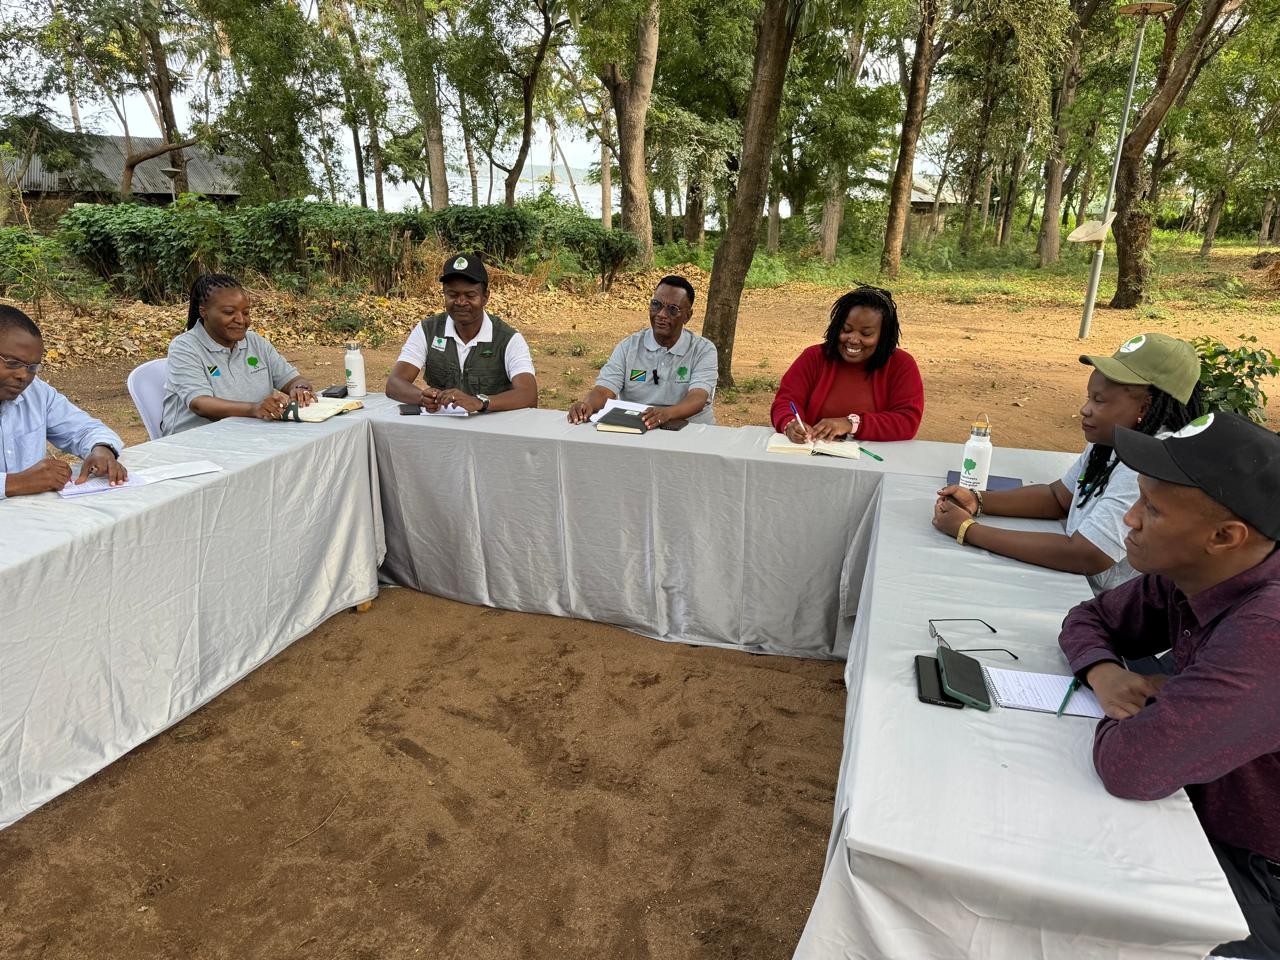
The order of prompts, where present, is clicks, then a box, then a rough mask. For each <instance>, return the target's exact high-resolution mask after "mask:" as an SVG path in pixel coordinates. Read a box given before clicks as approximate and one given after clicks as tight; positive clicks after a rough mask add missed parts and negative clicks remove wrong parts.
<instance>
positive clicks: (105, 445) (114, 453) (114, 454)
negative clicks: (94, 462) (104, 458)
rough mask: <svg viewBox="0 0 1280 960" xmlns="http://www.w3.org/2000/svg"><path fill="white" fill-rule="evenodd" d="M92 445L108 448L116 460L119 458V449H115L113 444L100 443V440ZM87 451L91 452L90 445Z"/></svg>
mask: <svg viewBox="0 0 1280 960" xmlns="http://www.w3.org/2000/svg"><path fill="white" fill-rule="evenodd" d="M93 446H94V447H106V448H107V449H108V450H110V451H111V455H112V456H113V457H115V458H116V459H117V460H119V459H120V451H119V450H117V449H116V448H115V447H113V446H112V445H111V444H109V443H101V442H99V443H95V444H94V445H93ZM89 452H90V453H93V448H92V447H90V448H89Z"/></svg>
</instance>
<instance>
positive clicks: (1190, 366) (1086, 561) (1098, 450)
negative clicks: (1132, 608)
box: [933, 333, 1204, 593]
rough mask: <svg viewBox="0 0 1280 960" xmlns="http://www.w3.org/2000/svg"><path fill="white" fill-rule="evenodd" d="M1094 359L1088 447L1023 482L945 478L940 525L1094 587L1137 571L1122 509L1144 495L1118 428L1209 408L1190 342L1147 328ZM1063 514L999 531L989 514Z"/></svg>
mask: <svg viewBox="0 0 1280 960" xmlns="http://www.w3.org/2000/svg"><path fill="white" fill-rule="evenodd" d="M1080 362H1081V363H1084V364H1087V365H1089V366H1091V367H1093V368H1094V369H1093V373H1091V374H1090V375H1089V384H1088V395H1087V397H1086V398H1085V402H1084V406H1082V407H1081V408H1080V429H1081V430H1082V431H1083V433H1084V438H1085V440H1086V441H1088V444H1087V446H1086V447H1085V448H1084V452H1083V453H1082V454H1080V457H1079V458H1078V459H1077V460H1076V462H1075V463H1073V464H1072V465H1071V469H1069V470H1068V471H1067V472H1066V473H1065V474H1063V476H1062V478H1061V479H1059V480H1055V481H1053V482H1052V483H1047V484H1045V483H1040V484H1034V485H1031V486H1025V487H1019V488H1018V489H1016V490H1001V491H991V492H987V493H979V492H976V491H973V490H966V489H963V488H961V487H957V486H947V487H943V488H942V489H941V490H939V491H938V500H937V502H936V503H935V504H934V508H933V525H934V526H935V527H936V528H937V529H938V530H940V531H941V532H942V533H945V534H946V535H947V536H949V537H955V538H956V540H957V541H959V542H960V543H962V544H972V545H973V546H976V547H981V548H982V549H984V550H990V551H991V552H992V553H998V554H1001V555H1002V556H1006V557H1012V558H1013V559H1015V560H1023V561H1025V562H1027V563H1034V564H1036V565H1037V566H1041V567H1050V568H1051V569H1054V570H1065V571H1067V572H1068V573H1079V574H1084V575H1085V576H1087V577H1088V578H1089V584H1090V586H1092V587H1093V590H1094V593H1101V592H1102V591H1103V590H1109V589H1111V588H1112V587H1115V586H1118V585H1120V584H1121V583H1124V582H1125V581H1126V580H1129V579H1131V578H1132V577H1134V576H1135V573H1134V571H1133V568H1132V567H1131V566H1129V561H1128V560H1127V559H1126V556H1125V535H1126V533H1127V530H1126V528H1125V525H1124V515H1125V514H1126V513H1127V512H1128V511H1129V508H1130V507H1132V506H1133V505H1134V503H1136V502H1137V500H1138V476H1137V474H1136V473H1134V472H1133V471H1132V470H1130V469H1129V468H1128V467H1126V466H1125V465H1124V464H1123V463H1121V462H1120V461H1119V459H1118V458H1117V457H1116V455H1115V451H1114V449H1112V445H1113V438H1114V436H1115V431H1116V428H1117V427H1128V428H1130V429H1133V430H1137V431H1139V432H1140V433H1144V434H1146V435H1148V436H1160V435H1163V434H1166V433H1169V432H1171V431H1174V430H1179V429H1181V428H1182V427H1184V426H1186V425H1187V424H1188V423H1189V422H1191V421H1192V420H1193V419H1195V418H1196V417H1198V416H1200V415H1201V414H1202V413H1203V412H1204V400H1203V395H1202V392H1201V389H1200V359H1199V358H1198V357H1197V356H1196V352H1195V350H1194V349H1192V347H1191V345H1190V344H1189V343H1185V342H1184V341H1182V340H1177V339H1175V338H1173V337H1168V336H1165V335H1164V334H1162V333H1147V334H1142V335H1141V336H1137V337H1133V338H1132V339H1131V340H1127V341H1126V342H1125V343H1123V344H1122V345H1121V346H1120V349H1118V350H1117V351H1116V352H1115V353H1114V354H1112V355H1111V356H1109V357H1100V356H1082V357H1081V358H1080ZM988 514H989V515H991V516H999V517H1035V518H1040V519H1046V520H1062V521H1064V526H1065V528H1066V530H1065V533H1060V534H1059V533H1030V532H1025V531H1017V530H1002V529H1000V528H998V527H994V526H991V525H989V524H984V523H982V522H980V518H981V517H982V516H983V515H988Z"/></svg>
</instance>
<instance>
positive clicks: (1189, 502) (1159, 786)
mask: <svg viewBox="0 0 1280 960" xmlns="http://www.w3.org/2000/svg"><path fill="white" fill-rule="evenodd" d="M1115 449H1116V453H1117V454H1118V455H1119V457H1120V460H1121V461H1122V462H1123V463H1124V464H1126V465H1127V466H1128V467H1129V468H1130V469H1131V470H1134V471H1136V472H1137V474H1138V475H1139V479H1138V486H1139V490H1140V494H1139V497H1138V500H1137V502H1136V503H1135V504H1134V505H1133V507H1132V508H1130V510H1129V512H1128V513H1127V514H1125V523H1126V525H1127V526H1128V528H1129V533H1128V536H1127V537H1126V542H1125V546H1126V548H1127V550H1128V556H1129V562H1130V563H1131V564H1132V565H1133V567H1134V569H1135V570H1138V571H1139V572H1140V573H1141V574H1142V576H1140V577H1138V578H1136V579H1134V580H1130V581H1129V582H1128V583H1125V584H1124V585H1122V586H1119V587H1117V588H1115V589H1114V590H1109V591H1107V592H1106V593H1104V594H1102V595H1101V596H1099V597H1096V598H1095V599H1093V600H1089V601H1086V602H1085V603H1082V604H1080V605H1079V606H1077V607H1075V608H1074V609H1073V610H1071V612H1070V613H1068V614H1067V617H1066V620H1065V621H1064V622H1063V624H1062V632H1061V635H1060V637H1059V644H1060V645H1061V647H1062V651H1063V653H1065V654H1066V656H1067V660H1068V662H1069V663H1070V665H1071V669H1072V671H1073V672H1074V673H1075V675H1076V677H1077V678H1078V679H1079V680H1080V681H1081V682H1083V683H1084V684H1086V685H1087V686H1089V687H1092V689H1093V692H1094V693H1095V694H1096V695H1097V698H1098V701H1099V703H1101V704H1102V707H1103V709H1104V711H1105V712H1106V715H1107V719H1105V720H1103V721H1101V722H1100V723H1099V724H1098V729H1097V731H1096V733H1095V734H1094V741H1093V762H1094V767H1095V768H1096V769H1097V771H1098V775H1099V777H1101V779H1102V782H1103V784H1104V785H1105V786H1106V788H1107V790H1108V791H1110V792H1111V793H1113V794H1115V795H1116V796H1118V797H1124V798H1126V799H1130V800H1158V799H1160V798H1161V797H1167V796H1169V795H1170V794H1171V793H1174V792H1175V791H1177V790H1179V789H1181V788H1183V787H1185V788H1186V790H1187V794H1188V795H1189V796H1190V798H1191V803H1192V805H1193V806H1194V807H1195V810H1196V813H1197V814H1198V815H1199V817H1200V822H1201V824H1202V825H1203V826H1204V830H1205V833H1206V834H1207V835H1208V837H1209V840H1210V842H1211V844H1212V845H1213V848H1214V851H1215V852H1216V853H1217V855H1218V859H1219V861H1220V862H1221V863H1222V868H1223V870H1224V872H1225V873H1226V874H1227V879H1228V880H1229V881H1230V883H1231V888H1232V891H1233V892H1234V893H1235V895H1236V898H1237V900H1238V901H1239V903H1240V908H1241V911H1242V912H1243V913H1244V916H1245V919H1246V920H1247V921H1248V924H1249V930H1250V936H1249V938H1248V939H1247V940H1245V941H1240V942H1235V943H1230V944H1224V945H1223V946H1221V947H1219V948H1218V949H1216V950H1214V951H1213V952H1214V954H1215V955H1220V956H1230V957H1280V710H1277V709H1276V684H1277V681H1278V680H1280V551H1278V550H1277V549H1276V542H1277V540H1280V436H1276V435H1275V434H1273V433H1271V432H1270V431H1269V430H1267V429H1265V428H1263V427H1260V426H1258V425H1257V424H1255V423H1251V422H1250V421H1248V420H1246V419H1245V418H1243V417H1239V416H1236V415H1235V414H1231V413H1211V414H1207V415H1205V416H1203V417H1200V418H1198V419H1196V420H1193V421H1192V422H1191V423H1190V424H1188V425H1187V426H1185V427H1183V428H1182V429H1181V430H1179V431H1178V432H1177V433H1175V434H1173V435H1172V436H1169V437H1166V438H1164V439H1159V438H1155V437H1151V436H1147V435H1145V434H1142V433H1139V432H1137V431H1135V430H1124V429H1121V430H1117V431H1116V436H1115ZM1169 648H1172V651H1173V667H1174V670H1173V674H1172V676H1168V677H1166V676H1163V675H1158V676H1145V675H1143V674H1141V673H1137V672H1133V671H1131V670H1129V669H1127V668H1126V666H1125V661H1126V660H1131V659H1133V658H1141V657H1148V656H1151V655H1153V654H1156V653H1159V652H1160V651H1162V650H1166V649H1169Z"/></svg>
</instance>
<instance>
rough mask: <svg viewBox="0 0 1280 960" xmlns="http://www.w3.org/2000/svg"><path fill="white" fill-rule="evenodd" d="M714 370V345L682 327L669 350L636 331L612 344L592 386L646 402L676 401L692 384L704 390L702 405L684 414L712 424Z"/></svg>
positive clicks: (664, 403) (649, 333)
mask: <svg viewBox="0 0 1280 960" xmlns="http://www.w3.org/2000/svg"><path fill="white" fill-rule="evenodd" d="M718 379H719V369H718V367H717V364H716V345H715V344H714V343H712V342H711V341H710V340H708V339H707V338H706V337H700V336H698V335H697V334H695V333H690V332H689V331H688V330H683V331H681V333H680V339H679V340H677V341H676V343H675V346H673V347H672V348H671V349H670V350H668V349H667V348H666V347H664V346H662V345H661V344H660V343H658V341H657V340H656V339H655V338H654V336H653V330H652V329H649V330H641V331H639V332H637V333H633V334H632V335H631V336H629V337H627V338H626V339H625V340H623V341H622V342H621V343H619V344H618V345H617V346H616V347H614V348H613V354H612V355H611V356H610V357H609V362H608V363H606V364H605V365H604V366H603V367H602V368H601V369H600V374H599V376H597V377H596V386H597V387H606V388H608V389H609V390H612V391H613V393H614V394H615V395H616V396H617V397H618V399H619V400H626V401H627V402H629V403H643V404H645V405H646V406H650V407H669V406H671V405H673V404H676V403H679V402H680V401H681V400H683V399H684V398H685V395H686V394H687V393H688V392H689V391H690V390H693V389H698V390H705V391H707V398H708V399H707V405H706V406H705V407H703V408H702V409H701V410H700V411H699V412H698V413H696V414H694V415H693V416H692V417H690V418H689V420H690V422H692V423H715V422H716V417H715V411H714V410H713V409H712V405H711V402H712V400H713V399H714V398H715V395H716V381H717V380H718Z"/></svg>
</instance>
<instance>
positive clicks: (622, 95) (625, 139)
mask: <svg viewBox="0 0 1280 960" xmlns="http://www.w3.org/2000/svg"><path fill="white" fill-rule="evenodd" d="M658 10H659V0H648V2H647V3H646V4H645V7H644V9H643V10H642V11H641V14H640V18H639V22H638V23H637V25H636V46H635V60H634V63H633V65H632V68H631V76H630V77H628V78H624V77H623V74H622V70H621V69H620V68H619V66H618V64H616V63H610V64H607V65H606V66H605V68H604V70H603V71H602V72H601V76H600V79H601V81H603V83H604V86H605V89H607V90H608V91H609V99H610V100H611V101H612V103H613V112H614V116H615V117H616V118H617V122H618V170H619V172H620V173H621V175H622V229H624V230H629V231H630V232H631V233H633V234H634V235H635V236H636V239H638V240H639V241H640V256H639V257H638V261H639V264H640V266H642V267H645V266H648V265H649V264H651V263H652V262H653V223H652V222H651V221H650V219H649V188H648V184H647V180H648V164H647V163H646V161H645V153H644V127H645V121H646V119H647V117H648V115H649V100H650V97H651V96H652V94H653V74H654V69H655V68H656V67H657V64H658Z"/></svg>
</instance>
